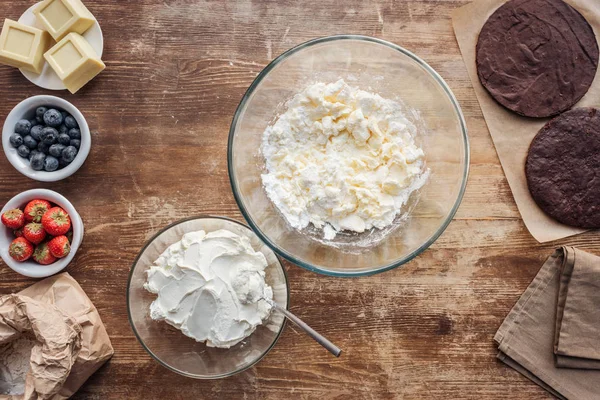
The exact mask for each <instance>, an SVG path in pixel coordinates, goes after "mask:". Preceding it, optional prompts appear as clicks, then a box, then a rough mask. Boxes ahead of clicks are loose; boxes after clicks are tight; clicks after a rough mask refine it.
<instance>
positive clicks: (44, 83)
mask: <svg viewBox="0 0 600 400" xmlns="http://www.w3.org/2000/svg"><path fill="white" fill-rule="evenodd" d="M38 4H39V3H38ZM38 4H34V5H33V6H31V7H29V9H27V11H25V12H24V13H23V15H21V18H19V23H21V24H23V25H27V26H33V27H35V28H38V29H42V30H45V29H44V27H43V26H42V24H40V23H39V22H38V21H37V19H36V18H35V14H34V13H33V10H34V9H35V8H36V7H37V6H38ZM83 37H84V38H85V39H86V40H87V41H88V42H89V43H90V44H91V45H92V48H93V49H94V50H95V51H96V53H98V55H99V56H100V57H102V52H103V51H104V38H103V37H102V29H100V24H98V21H96V22H95V23H94V25H92V27H91V28H90V29H88V30H87V31H86V32H85V33H84V34H83ZM19 71H21V73H22V74H23V76H25V78H27V79H28V80H29V81H30V82H31V83H33V84H34V85H37V86H39V87H41V88H44V89H49V90H65V89H66V87H65V85H64V84H63V82H62V81H61V80H60V78H59V77H58V75H56V72H54V70H53V69H52V68H51V67H50V65H48V63H44V69H43V70H42V73H41V74H39V75H38V74H36V73H35V72H31V71H25V70H23V69H20V70H19Z"/></svg>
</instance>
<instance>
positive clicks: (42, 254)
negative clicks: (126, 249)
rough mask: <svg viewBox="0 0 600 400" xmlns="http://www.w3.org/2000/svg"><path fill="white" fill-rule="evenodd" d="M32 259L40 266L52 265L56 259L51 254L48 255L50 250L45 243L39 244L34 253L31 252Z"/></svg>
mask: <svg viewBox="0 0 600 400" xmlns="http://www.w3.org/2000/svg"><path fill="white" fill-rule="evenodd" d="M33 259H34V260H35V261H36V262H37V263H38V264H42V265H48V264H52V263H53V262H55V261H56V257H54V256H53V255H52V253H50V249H49V248H48V243H47V242H44V243H40V244H38V245H37V247H36V248H35V251H34V252H33Z"/></svg>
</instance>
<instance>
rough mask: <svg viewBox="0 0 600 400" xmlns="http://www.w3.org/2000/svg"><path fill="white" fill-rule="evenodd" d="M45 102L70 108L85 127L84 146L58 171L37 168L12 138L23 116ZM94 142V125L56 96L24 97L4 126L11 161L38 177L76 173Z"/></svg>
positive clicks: (55, 177)
mask: <svg viewBox="0 0 600 400" xmlns="http://www.w3.org/2000/svg"><path fill="white" fill-rule="evenodd" d="M41 106H44V107H55V108H58V109H61V110H64V111H66V112H68V113H69V114H71V115H72V116H73V117H74V118H75V120H76V121H77V123H78V124H79V130H80V131H81V147H80V149H79V152H78V153H77V156H76V157H75V160H73V162H72V163H71V164H69V165H67V166H66V167H65V168H63V169H59V170H57V171H54V172H47V171H35V170H34V169H33V168H31V166H30V165H29V160H27V159H26V158H22V157H21V156H19V155H18V154H17V149H15V148H14V147H12V146H11V145H10V141H9V139H10V136H11V135H12V134H13V133H14V128H15V125H16V123H17V122H18V121H19V120H21V119H33V118H35V110H36V108H38V107H41ZM91 146H92V136H91V135H90V128H89V127H88V124H87V121H86V120H85V118H84V117H83V114H81V112H80V111H79V110H78V109H77V107H75V106H74V105H73V104H71V103H69V102H68V101H66V100H63V99H61V98H59V97H55V96H33V97H30V98H28V99H25V100H23V101H22V102H20V103H19V104H17V106H16V107H15V108H13V109H12V111H11V112H10V113H9V114H8V116H7V117H6V120H5V121H4V127H3V128H2V147H4V154H6V158H8V161H10V163H11V164H12V165H13V167H15V168H16V169H17V171H19V172H20V173H22V174H23V175H25V176H27V177H29V178H31V179H34V180H36V181H41V182H56V181H60V180H61V179H65V178H68V177H69V176H71V175H73V174H74V173H75V172H76V171H77V170H78V169H79V168H81V166H82V165H83V163H84V162H85V159H86V158H87V156H88V154H89V153H90V148H91Z"/></svg>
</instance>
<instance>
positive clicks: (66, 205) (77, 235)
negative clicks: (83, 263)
mask: <svg viewBox="0 0 600 400" xmlns="http://www.w3.org/2000/svg"><path fill="white" fill-rule="evenodd" d="M34 199H42V200H47V201H49V202H51V203H54V204H56V205H58V206H59V207H61V208H63V209H64V210H65V211H66V212H67V213H68V214H69V216H70V217H71V225H72V227H73V240H72V243H71V252H70V253H69V255H68V256H66V257H65V258H61V259H59V260H58V261H56V262H54V263H53V264H50V265H39V264H37V263H36V262H35V261H32V260H27V261H25V262H18V261H15V260H13V259H12V257H10V255H9V254H8V244H10V242H12V241H13V240H14V237H13V235H12V233H11V232H10V230H9V229H7V228H6V227H4V226H2V227H0V229H1V230H2V231H1V232H2V233H1V239H0V242H5V243H4V245H2V247H1V248H0V256H1V257H2V260H3V261H4V262H5V263H6V265H8V266H9V267H10V268H11V269H12V270H13V271H15V272H18V273H19V274H21V275H24V276H28V277H30V278H45V277H48V276H51V275H54V274H56V273H58V272H60V271H62V270H63V269H65V268H66V267H67V265H69V263H70V262H71V261H72V260H73V258H74V257H75V253H77V250H78V249H79V246H80V245H81V242H82V241H83V231H84V228H83V221H82V220H81V216H80V215H79V213H78V212H77V210H75V207H73V204H71V202H70V201H69V200H67V199H66V198H65V197H64V196H63V195H61V194H59V193H57V192H54V191H52V190H48V189H32V190H28V191H25V192H22V193H19V194H18V195H16V196H15V197H13V198H12V199H10V200H9V201H8V202H7V203H6V204H5V205H4V207H3V208H2V211H0V214H4V212H6V211H8V210H11V209H13V208H20V207H25V205H26V204H27V203H28V202H29V201H31V200H34Z"/></svg>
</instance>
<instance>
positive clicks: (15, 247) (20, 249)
mask: <svg viewBox="0 0 600 400" xmlns="http://www.w3.org/2000/svg"><path fill="white" fill-rule="evenodd" d="M8 254H10V256H11V257H12V258H14V259H15V260H16V261H19V262H23V261H27V260H28V259H29V257H31V255H32V254H33V245H32V244H31V243H29V241H27V239H25V238H16V239H15V240H13V241H12V243H11V244H10V246H9V247H8Z"/></svg>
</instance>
